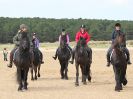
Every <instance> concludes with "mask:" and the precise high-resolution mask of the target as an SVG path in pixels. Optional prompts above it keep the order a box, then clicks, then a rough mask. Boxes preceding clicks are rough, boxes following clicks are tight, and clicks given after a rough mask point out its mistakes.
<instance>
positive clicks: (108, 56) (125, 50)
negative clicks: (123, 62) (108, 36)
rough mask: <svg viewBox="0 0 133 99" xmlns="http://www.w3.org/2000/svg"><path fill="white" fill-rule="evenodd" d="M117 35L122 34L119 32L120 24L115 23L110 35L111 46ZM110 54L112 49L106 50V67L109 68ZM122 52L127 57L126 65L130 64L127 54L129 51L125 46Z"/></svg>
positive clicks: (128, 54)
mask: <svg viewBox="0 0 133 99" xmlns="http://www.w3.org/2000/svg"><path fill="white" fill-rule="evenodd" d="M118 34H123V32H122V31H121V24H120V23H116V24H115V30H114V31H113V33H112V44H113V43H114V40H115V38H116V36H117V35H118ZM111 52H112V47H110V48H109V49H108V51H107V66H110V55H111ZM124 52H125V53H126V55H127V63H128V64H132V63H131V62H130V53H129V50H128V49H127V48H126V44H125V48H124Z"/></svg>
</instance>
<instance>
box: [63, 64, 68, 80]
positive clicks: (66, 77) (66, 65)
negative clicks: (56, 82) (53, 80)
mask: <svg viewBox="0 0 133 99" xmlns="http://www.w3.org/2000/svg"><path fill="white" fill-rule="evenodd" d="M64 65H65V68H64V69H65V79H66V80H68V75H67V72H68V62H67V63H66V64H64Z"/></svg>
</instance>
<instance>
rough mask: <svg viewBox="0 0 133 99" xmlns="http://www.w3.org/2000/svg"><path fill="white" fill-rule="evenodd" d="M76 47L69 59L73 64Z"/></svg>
mask: <svg viewBox="0 0 133 99" xmlns="http://www.w3.org/2000/svg"><path fill="white" fill-rule="evenodd" d="M74 56H75V48H74V49H73V50H72V59H71V60H70V61H69V62H70V63H71V64H73V62H74Z"/></svg>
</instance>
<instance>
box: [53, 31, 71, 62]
mask: <svg viewBox="0 0 133 99" xmlns="http://www.w3.org/2000/svg"><path fill="white" fill-rule="evenodd" d="M62 36H65V38H62ZM63 39H64V40H66V44H67V47H68V49H69V51H70V53H72V49H71V47H70V46H69V42H70V39H69V35H68V33H66V31H65V29H62V32H61V34H60V36H59V43H61V41H62V40H63ZM58 50H59V47H58V49H57V50H56V53H55V56H53V58H54V59H55V60H56V58H57V54H58Z"/></svg>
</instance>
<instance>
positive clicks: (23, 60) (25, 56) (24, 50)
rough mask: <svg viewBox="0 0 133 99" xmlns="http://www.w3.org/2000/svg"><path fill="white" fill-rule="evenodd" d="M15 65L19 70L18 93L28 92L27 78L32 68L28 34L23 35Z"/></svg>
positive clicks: (16, 53) (16, 54)
mask: <svg viewBox="0 0 133 99" xmlns="http://www.w3.org/2000/svg"><path fill="white" fill-rule="evenodd" d="M14 56H15V57H14V64H15V65H16V68H17V81H18V84H19V87H18V91H22V90H27V85H28V83H27V76H28V71H29V67H30V66H31V64H32V63H31V57H30V56H31V53H30V41H29V38H28V36H27V33H22V35H21V39H20V43H19V47H18V49H17V50H16V52H15V55H14Z"/></svg>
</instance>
